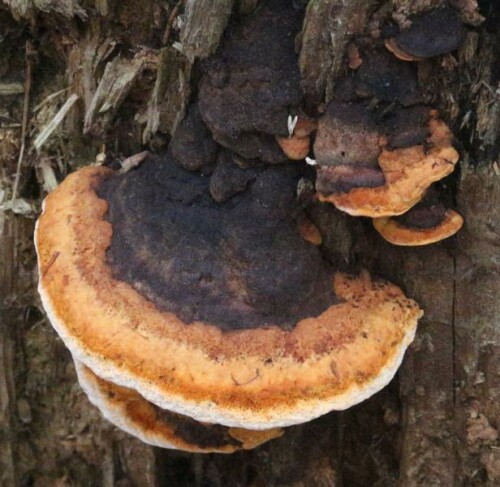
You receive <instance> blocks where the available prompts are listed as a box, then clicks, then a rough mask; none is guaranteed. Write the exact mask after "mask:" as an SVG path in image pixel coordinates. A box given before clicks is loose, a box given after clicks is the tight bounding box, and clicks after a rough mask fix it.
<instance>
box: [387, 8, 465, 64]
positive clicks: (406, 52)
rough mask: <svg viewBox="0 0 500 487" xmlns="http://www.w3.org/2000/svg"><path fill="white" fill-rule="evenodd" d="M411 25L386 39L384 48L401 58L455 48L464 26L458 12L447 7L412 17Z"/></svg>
mask: <svg viewBox="0 0 500 487" xmlns="http://www.w3.org/2000/svg"><path fill="white" fill-rule="evenodd" d="M410 20H411V26H410V27H409V28H408V29H406V30H403V31H402V32H400V33H399V34H398V35H397V36H396V37H394V38H391V39H388V40H387V41H386V47H387V49H389V51H392V52H393V53H394V54H395V55H396V57H398V58H399V59H401V60H403V61H419V60H421V59H425V58H431V57H434V56H439V55H440V54H447V53H449V52H451V51H454V50H455V49H457V48H458V46H459V45H460V43H461V42H462V41H463V38H464V36H465V28H464V25H463V23H462V21H461V20H460V17H459V15H458V13H457V12H456V11H455V10H454V9H452V8H449V7H445V8H439V9H434V10H430V11H427V12H424V13H422V14H419V15H415V16H413V17H411V19H410Z"/></svg>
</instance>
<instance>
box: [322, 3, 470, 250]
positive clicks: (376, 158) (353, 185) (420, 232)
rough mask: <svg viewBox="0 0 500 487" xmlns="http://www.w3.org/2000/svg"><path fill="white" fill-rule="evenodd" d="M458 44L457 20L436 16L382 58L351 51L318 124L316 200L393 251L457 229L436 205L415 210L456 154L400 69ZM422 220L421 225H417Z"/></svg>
mask: <svg viewBox="0 0 500 487" xmlns="http://www.w3.org/2000/svg"><path fill="white" fill-rule="evenodd" d="M463 37H464V27H463V25H462V22H461V21H460V19H459V16H458V14H457V13H456V12H455V11H454V10H452V9H450V8H443V9H436V10H432V11H429V12H425V13H422V14H420V15H418V16H415V17H413V18H411V19H410V27H409V28H407V29H406V30H402V31H400V32H397V33H396V34H395V35H393V33H391V34H390V37H389V38H387V39H386V40H385V47H387V49H388V50H384V49H382V48H378V47H376V46H375V47H373V45H372V46H371V47H370V48H367V49H365V50H364V51H363V50H361V51H360V50H358V49H357V50H356V52H357V60H358V62H356V63H355V64H354V65H352V63H351V65H352V66H353V69H351V71H350V72H349V73H348V74H347V75H346V76H345V77H344V78H342V79H340V80H338V82H337V86H336V90H335V93H334V98H333V100H332V101H331V102H330V104H329V105H328V107H327V109H326V111H325V113H324V114H323V115H322V116H321V117H320V119H319V122H318V129H317V133H316V137H315V142H314V148H313V149H314V156H315V160H316V164H317V179H316V190H317V193H318V199H319V200H320V201H325V202H330V203H333V204H334V205H335V206H336V207H337V208H339V209H340V210H342V211H345V212H347V213H349V214H351V215H354V216H367V217H372V218H374V227H375V229H376V230H377V231H378V232H379V233H380V234H381V235H382V236H383V237H384V238H386V239H387V240H388V241H389V242H391V243H393V244H395V245H426V244H429V243H434V242H436V241H439V240H442V239H443V238H447V237H449V236H451V235H453V234H454V233H456V232H457V231H458V230H459V229H460V227H461V226H462V218H461V217H460V215H458V214H457V213H456V212H454V211H453V210H446V209H445V208H444V207H443V206H442V204H438V205H437V206H436V204H434V205H433V209H430V207H429V206H428V205H426V204H425V203H422V204H420V202H421V201H422V199H423V198H424V199H425V195H426V192H427V191H428V189H429V188H430V186H431V185H432V184H433V183H435V182H437V181H439V180H441V179H442V178H444V177H445V176H447V175H449V174H450V173H451V172H453V170H454V166H455V164H456V163H457V162H458V160H459V154H458V152H457V151H456V149H455V148H454V147H453V134H452V132H451V131H450V129H449V128H448V126H447V125H446V124H445V123H444V122H443V120H441V119H440V117H439V113H438V111H437V110H436V109H433V108H432V107H430V106H428V104H426V103H424V101H425V96H424V94H423V93H422V91H421V90H420V88H419V85H418V78H417V66H416V64H415V63H408V62H405V61H410V60H411V61H419V60H422V59H425V58H429V57H433V56H436V55H440V54H445V53H448V52H450V51H452V50H454V49H456V48H457V47H458V45H459V44H460V42H461V40H462V39H463ZM372 44H373V43H372ZM394 54H395V55H394ZM415 205H417V207H416V208H414V207H415ZM424 208H425V209H424ZM436 208H439V209H440V210H439V211H438V210H437V209H436ZM406 212H409V214H408V215H406V216H404V217H398V215H402V214H405V213H406ZM423 214H425V215H426V216H427V218H426V219H425V224H419V223H418V220H419V218H420V217H419V216H417V215H423ZM438 214H439V216H438ZM431 215H432V216H431ZM420 219H421V218H420ZM431 221H432V222H433V223H432V224H430V223H429V222H431ZM409 232H410V233H409Z"/></svg>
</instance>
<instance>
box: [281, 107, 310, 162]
mask: <svg viewBox="0 0 500 487" xmlns="http://www.w3.org/2000/svg"><path fill="white" fill-rule="evenodd" d="M316 125H317V124H316V121H315V120H313V119H311V118H307V117H304V116H300V117H297V120H296V122H295V124H294V126H293V128H292V130H291V132H292V133H291V134H289V135H288V137H278V136H276V141H277V142H278V144H279V146H280V147H281V149H282V150H283V152H284V153H285V154H286V156H287V157H288V159H291V160H292V161H300V160H302V159H305V158H306V157H307V156H308V155H309V152H310V150H311V133H313V132H314V131H315V130H316Z"/></svg>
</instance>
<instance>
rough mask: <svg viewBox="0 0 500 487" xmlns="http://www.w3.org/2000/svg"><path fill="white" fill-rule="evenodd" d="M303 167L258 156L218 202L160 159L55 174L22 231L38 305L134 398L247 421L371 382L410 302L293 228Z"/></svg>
mask: <svg viewBox="0 0 500 487" xmlns="http://www.w3.org/2000/svg"><path fill="white" fill-rule="evenodd" d="M303 170H304V168H303V167H302V165H297V164H288V165H284V166H267V167H265V168H263V169H262V170H261V171H259V172H258V174H257V175H256V177H255V180H253V181H250V182H249V183H248V187H247V189H246V190H245V191H243V192H240V193H238V194H235V195H234V196H232V197H231V198H229V199H228V200H226V201H224V202H223V203H217V202H216V201H214V200H213V198H212V196H211V195H210V188H209V185H210V182H209V180H208V179H207V178H206V177H204V176H203V175H201V174H198V173H196V172H188V171H186V170H184V169H182V168H180V167H178V166H176V165H175V164H173V163H172V161H171V159H170V156H168V157H166V158H151V159H149V160H146V161H145V162H143V163H142V164H141V165H140V166H139V167H138V168H136V169H134V170H133V171H130V172H128V173H126V174H117V173H115V172H113V171H111V170H110V169H107V168H104V167H86V168H82V169H80V170H79V171H77V172H75V173H73V174H71V175H70V176H68V177H67V178H66V179H65V181H63V183H62V184H61V185H60V186H59V187H58V188H57V189H56V190H55V191H54V192H52V193H51V194H50V195H49V196H48V197H47V198H46V200H45V203H44V210H43V214H42V215H41V217H40V219H39V220H38V223H37V229H36V236H35V241H36V247H37V253H38V259H39V269H40V284H39V291H40V295H41V298H42V302H43V305H44V307H45V309H46V311H47V314H48V316H49V319H50V321H51V323H52V324H53V326H54V328H55V329H56V330H57V332H58V333H59V335H60V336H61V338H62V339H63V341H64V343H65V344H66V346H67V347H68V348H69V349H70V351H71V352H72V354H73V355H74V357H75V359H76V360H78V361H80V362H82V363H83V364H84V365H85V366H87V367H88V368H89V369H91V370H92V371H93V372H94V373H95V374H96V375H97V376H98V377H99V378H101V379H102V380H104V381H107V382H108V383H110V384H114V385H116V386H119V387H126V388H129V389H132V390H134V391H136V393H137V394H138V395H139V396H141V397H142V398H144V401H145V403H144V404H145V405H146V406H147V407H150V406H151V407H152V406H153V405H154V406H157V407H159V408H161V409H164V410H167V411H171V412H172V413H177V414H180V415H183V416H187V417H189V418H192V419H193V420H195V421H196V422H201V423H204V422H207V423H212V424H215V425H224V426H228V427H236V428H244V429H251V430H268V429H271V428H275V427H281V426H289V425H293V424H297V423H303V422H305V421H309V420H311V419H313V418H315V417H318V416H320V415H322V414H325V413H327V412H329V411H331V410H334V409H345V408H347V407H349V406H351V405H353V404H356V403H358V402H360V401H362V400H363V399H365V398H367V397H369V396H371V395H372V394H374V393H375V392H377V391H378V390H380V389H381V388H382V387H384V386H385V385H386V384H387V383H388V382H389V381H390V380H391V378H392V377H393V376H394V374H395V372H396V370H397V368H398V367H399V364H400V363H401V360H402V358H403V354H404V351H405V349H406V348H407V346H408V345H409V344H410V343H411V341H412V340H413V337H414V334H415V329H416V325H417V320H418V318H419V317H420V316H421V314H422V312H421V310H420V309H419V307H418V305H417V304H416V303H415V302H414V301H413V300H411V299H409V298H407V297H406V296H405V295H404V294H403V292H402V291H401V290H400V289H399V288H397V287H396V286H394V285H393V284H390V283H388V282H385V281H379V280H375V279H372V278H371V277H370V276H369V275H368V274H367V273H361V274H359V275H346V274H343V273H339V272H336V271H335V269H333V268H332V266H331V265H330V264H329V263H328V262H326V261H325V260H324V259H323V258H322V256H321V254H320V252H319V249H318V248H317V247H316V246H315V245H313V244H312V243H310V241H307V240H304V238H303V236H304V233H303V232H302V233H301V230H300V218H301V209H300V207H299V206H298V204H297V202H296V194H295V192H296V187H297V183H298V181H299V180H300V178H301V177H302V175H303ZM316 237H317V236H316ZM309 240H310V239H309ZM316 240H317V239H316ZM82 310H85V312H84V313H82ZM112 387H114V386H112ZM149 403H151V404H149ZM108 406H109V407H112V406H111V405H108ZM113 407H114V406H113ZM231 436H233V437H234V434H233V433H231ZM245 436H247V434H246V433H245V432H241V435H240V436H239V438H240V440H239V441H243V440H242V438H243V437H245Z"/></svg>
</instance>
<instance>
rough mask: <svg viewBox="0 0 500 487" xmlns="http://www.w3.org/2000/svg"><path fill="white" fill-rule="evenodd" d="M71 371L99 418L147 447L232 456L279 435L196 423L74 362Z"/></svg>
mask: <svg viewBox="0 0 500 487" xmlns="http://www.w3.org/2000/svg"><path fill="white" fill-rule="evenodd" d="M75 368H76V372H77V376H78V382H79V383H80V386H81V387H82V389H83V390H84V392H85V394H86V395H87V397H88V398H89V400H90V402H91V403H92V404H94V406H96V407H97V408H98V409H99V410H100V411H101V413H102V414H103V416H104V417H105V418H106V419H107V420H108V421H110V422H111V423H113V424H114V425H115V426H118V427H119V428H120V429H122V430H124V431H127V432H128V433H130V434H131V435H133V436H136V437H137V438H139V439H140V440H142V441H144V442H145V443H148V444H150V445H154V446H159V447H162V448H170V449H175V450H183V451H188V452H196V453H212V452H216V453H233V452H235V451H238V450H249V449H252V448H255V447H257V446H259V445H261V444H262V443H265V442H267V441H269V440H272V439H274V438H278V437H280V436H281V435H282V434H283V430H282V429H280V428H273V429H270V430H263V431H255V430H245V429H241V428H228V427H225V426H221V425H214V424H207V423H199V422H197V421H195V420H194V419H192V418H188V417H187V416H182V415H180V414H176V413H172V412H170V411H167V410H165V409H160V408H159V407H158V406H155V405H154V404H152V403H150V402H149V401H147V400H146V399H144V398H143V397H142V396H141V395H140V394H139V393H137V392H136V391H134V390H133V389H129V388H127V387H121V386H118V385H116V384H113V383H112V382H109V381H106V380H104V379H101V378H100V377H98V376H97V375H96V374H95V373H94V372H92V370H90V369H89V368H88V367H86V366H85V365H83V364H82V363H81V362H79V361H78V360H75Z"/></svg>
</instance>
